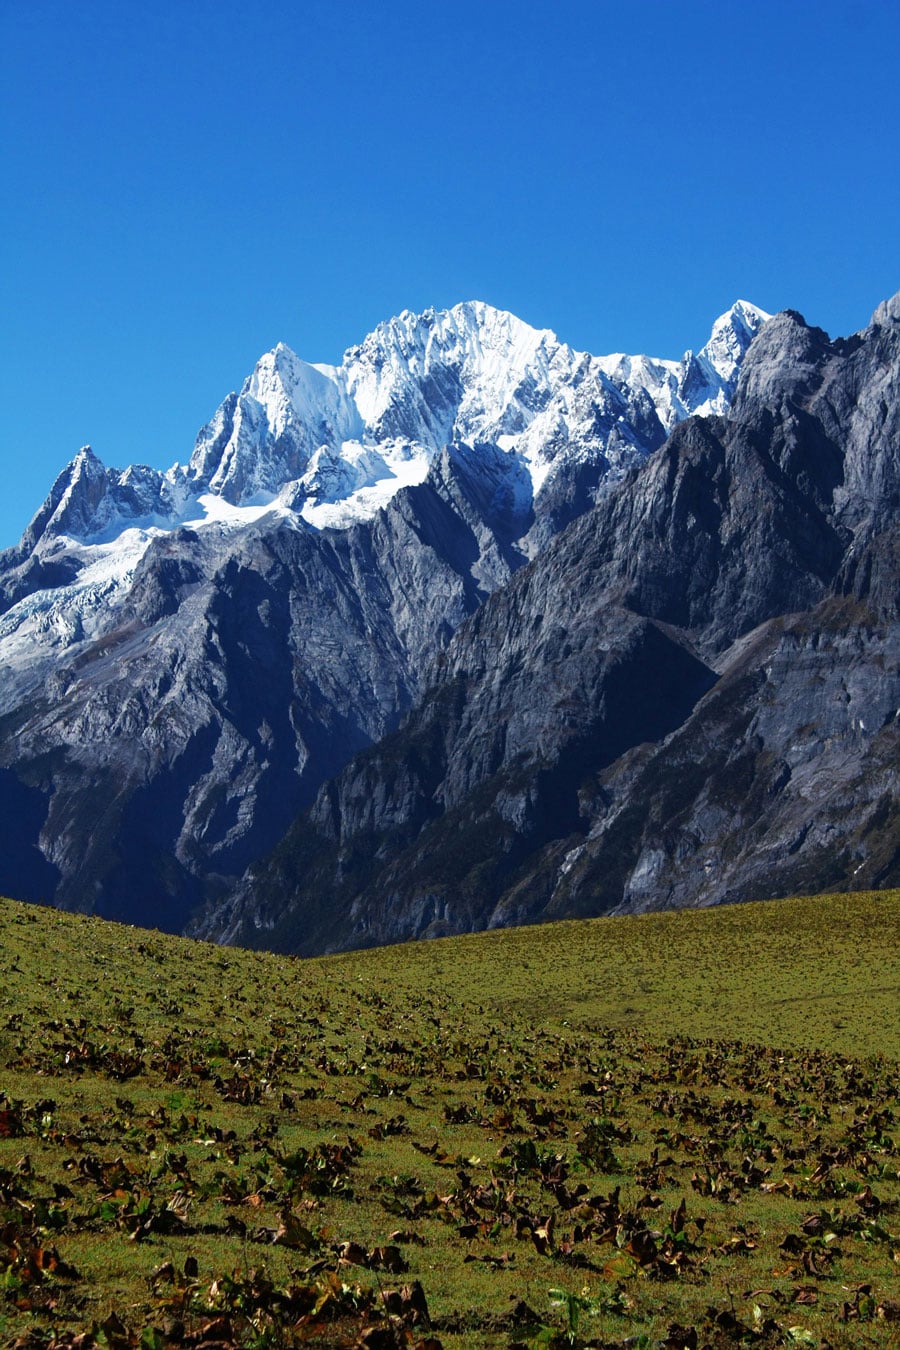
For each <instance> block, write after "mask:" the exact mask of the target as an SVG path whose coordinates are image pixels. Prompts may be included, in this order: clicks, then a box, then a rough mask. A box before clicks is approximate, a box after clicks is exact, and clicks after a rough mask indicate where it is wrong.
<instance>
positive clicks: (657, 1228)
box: [0, 892, 900, 1350]
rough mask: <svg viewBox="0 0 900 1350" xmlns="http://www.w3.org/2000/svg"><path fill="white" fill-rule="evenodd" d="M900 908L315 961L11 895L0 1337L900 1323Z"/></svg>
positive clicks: (415, 1335)
mask: <svg viewBox="0 0 900 1350" xmlns="http://www.w3.org/2000/svg"><path fill="white" fill-rule="evenodd" d="M898 931H900V893H897V892H884V893H870V894H866V895H857V896H835V897H819V898H817V899H814V900H794V901H782V902H778V903H773V904H765V905H754V906H743V907H736V908H729V909H724V910H717V911H714V912H710V911H705V912H681V913H672V914H666V915H650V916H646V917H643V918H638V919H627V920H624V919H623V920H595V921H585V922H579V923H567V924H556V925H552V926H549V925H548V926H546V927H540V928H531V929H519V930H504V931H502V932H495V933H490V934H483V935H479V936H473V937H471V938H462V939H450V940H446V941H441V942H434V943H428V944H413V945H409V946H402V947H394V948H387V949H383V950H380V951H367V952H362V953H349V954H346V955H341V956H337V957H330V958H323V959H319V960H314V961H299V960H296V959H291V958H285V957H275V956H270V955H266V954H262V953H258V952H248V951H239V950H236V949H223V948H216V947H211V946H207V945H204V944H199V943H192V942H188V941H185V940H183V939H177V938H171V937H166V936H164V935H162V934H159V933H155V932H144V931H140V930H136V929H130V928H125V927H122V926H118V925H113V924H107V923H104V922H103V921H101V920H96V919H89V918H84V917H79V916H73V915H67V914H62V913H58V912H56V911H52V910H45V909H37V908H31V907H26V906H22V905H16V904H14V903H12V902H8V901H0V950H2V954H3V960H2V964H0V1089H2V1091H0V1344H2V1345H4V1346H6V1345H10V1346H13V1345H14V1346H20V1347H29V1350H31V1348H32V1347H33V1348H34V1350H38V1347H41V1348H42V1350H48V1348H49V1347H58V1348H60V1350H61V1348H62V1347H71V1348H72V1350H75V1347H80V1350H89V1347H94V1346H97V1347H107V1348H108V1350H125V1348H126V1347H128V1350H131V1348H132V1347H141V1350H163V1347H167V1346H193V1347H197V1348H198V1350H199V1347H206V1348H207V1350H212V1348H213V1347H214V1346H218V1347H230V1346H237V1345H241V1346H255V1347H259V1348H260V1350H261V1348H262V1347H266V1346H294V1345H298V1346H299V1345H304V1346H306V1345H309V1346H341V1345H344V1346H357V1347H363V1346H367V1347H370V1350H377V1348H378V1347H382V1346H388V1347H391V1346H406V1347H420V1350H427V1348H428V1347H432V1348H433V1347H436V1346H439V1345H440V1346H443V1347H445V1350H451V1347H457V1348H459V1350H462V1347H476V1346H479V1347H481V1346H487V1347H490V1346H495V1347H511V1346H525V1347H538V1346H544V1347H547V1346H610V1347H611V1346H624V1345H628V1346H631V1347H648V1348H649V1347H651V1346H653V1347H656V1346H661V1347H668V1348H669V1350H677V1348H678V1347H702V1346H714V1347H725V1346H735V1345H748V1346H758V1347H768V1346H821V1347H825V1346H832V1347H836V1348H837V1347H849V1346H857V1345H868V1344H871V1345H873V1346H876V1345H877V1346H883V1345H889V1344H895V1343H898V1344H900V1334H898V1333H900V1026H898V1015H897V1013H898V1007H900V970H898V958H897V954H896V936H897V933H898Z"/></svg>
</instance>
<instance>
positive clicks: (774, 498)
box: [0, 297, 900, 952]
mask: <svg viewBox="0 0 900 1350" xmlns="http://www.w3.org/2000/svg"><path fill="white" fill-rule="evenodd" d="M898 371H900V298H898V297H895V298H894V299H893V300H892V301H889V302H886V303H885V304H884V305H882V306H880V307H879V309H878V310H877V311H876V313H875V315H874V316H873V320H872V323H871V324H870V325H869V326H868V327H867V328H866V329H865V330H863V332H861V333H859V334H856V335H854V336H853V337H850V338H847V339H838V340H834V341H832V340H831V339H829V338H828V336H827V335H826V334H824V333H822V332H821V331H820V330H818V329H815V328H811V327H810V326H808V325H807V324H806V323H805V322H804V320H803V319H802V318H801V317H800V316H799V315H797V314H795V313H793V312H791V311H787V312H785V313H782V314H780V315H777V316H775V317H774V318H769V316H768V315H766V314H764V313H763V312H762V311H761V310H759V309H757V308H755V307H754V306H752V305H749V304H746V303H745V302H738V303H737V304H736V305H734V306H733V307H732V309H731V310H729V311H728V312H727V313H726V314H725V315H723V316H722V317H721V318H720V319H718V320H717V321H716V323H715V325H714V326H713V330H712V335H711V338H710V341H709V342H708V343H707V344H706V346H705V347H704V348H703V349H702V350H701V351H700V352H698V353H696V354H694V353H691V352H688V353H687V354H686V355H685V357H684V358H683V359H682V360H681V361H662V360H654V359H651V358H648V357H643V356H639V357H628V356H624V355H621V354H616V355H612V356H605V357H595V356H590V355H587V354H584V353H578V352H574V351H573V350H572V349H571V348H569V347H568V346H566V345H565V344H563V343H561V342H560V341H559V340H558V339H557V338H556V337H555V336H554V335H553V334H552V333H550V332H548V331H538V330H535V329H532V328H530V327H528V326H527V325H526V324H524V323H522V322H521V321H519V320H517V319H515V318H514V317H513V316H512V315H509V314H505V313H502V312H500V311H497V310H494V309H491V308H490V307H489V306H486V305H483V304H479V303H470V304H465V305H459V306H456V307H455V308H454V309H451V310H449V311H445V312H434V311H427V312H426V313H424V314H422V315H418V316H417V315H412V314H410V313H403V314H401V315H400V316H399V317H398V318H396V319H393V320H391V321H390V322H389V323H386V324H383V325H381V326H380V327H379V328H377V329H376V330H375V331H374V332H373V333H372V334H370V335H369V337H367V338H366V339H365V341H364V342H363V343H362V344H361V345H360V346H358V347H353V348H350V349H349V350H348V352H347V353H346V355H345V357H344V360H343V363H342V364H341V365H340V366H338V367H330V366H323V365H309V364H307V363H305V362H303V361H301V360H300V359H299V358H298V357H297V356H296V355H295V354H294V353H293V352H291V351H290V349H288V348H287V347H285V346H283V345H279V346H278V347H276V348H275V349H274V350H273V351H271V352H269V353H267V354H266V355H265V356H264V357H263V358H262V359H261V360H260V361H259V363H258V364H257V366H256V368H255V370H254V371H253V373H252V374H251V375H250V377H249V378H248V379H247V380H246V381H245V383H244V385H243V387H242V389H241V390H240V392H239V393H235V394H231V395H229V396H228V398H226V399H225V401H224V402H223V403H222V405H221V406H220V408H219V409H218V411H217V412H216V413H215V415H214V416H213V418H212V420H211V421H210V423H209V424H208V425H207V426H206V427H205V428H203V430H201V432H200V433H199V435H198V437H197V440H196V444H195V448H194V452H193V455H192V456H191V458H190V460H189V462H188V464H187V465H186V466H181V465H176V466H175V467H173V468H172V469H171V470H169V471H168V472H167V473H160V472H158V471H156V470H152V469H148V468H145V467H133V466H132V467H130V468H127V469H125V470H124V471H120V470H114V469H108V468H106V467H104V466H103V465H102V464H101V463H100V462H99V460H97V458H96V457H95V456H94V455H93V454H92V453H91V451H90V450H89V449H87V448H85V449H83V450H82V451H80V452H79V454H78V455H77V456H76V458H75V459H74V460H73V462H72V463H71V464H70V465H69V466H68V467H67V468H66V470H64V472H63V473H62V474H61V475H60V477H59V479H58V480H57V482H56V483H55V484H54V485H53V488H52V489H51V492H50V494H49V496H48V498H47V500H46V502H45V503H44V505H43V506H42V507H41V509H40V510H39V511H38V513H37V515H36V516H35V518H34V520H33V521H32V522H31V524H30V525H29V527H28V529H27V530H26V531H25V534H24V535H23V538H22V540H21V542H20V543H19V545H18V546H17V547H16V548H14V549H11V550H8V551H7V552H6V553H5V554H2V555H0V659H2V662H3V670H4V675H3V680H2V683H0V806H2V808H3V811H4V818H5V819H6V820H7V822H8V824H9V826H10V828H9V830H8V835H9V843H8V846H7V848H6V849H5V850H4V857H3V859H2V861H0V891H5V892H7V893H9V894H12V895H14V896H17V897H19V898H27V899H33V900H37V899H44V900H48V901H51V902H52V903H54V904H57V905H60V906H63V907H66V908H75V909H82V910H90V911H93V912H97V913H100V914H103V915H106V916H109V917H115V918H119V919H125V920H128V921H129V922H135V923H144V924H149V925H152V926H157V927H163V928H169V929H172V930H175V931H182V930H185V929H188V930H190V931H193V932H197V933H201V934H203V935H205V936H211V937H215V938H217V939H220V940H232V941H241V942H245V943H248V944H251V945H271V946H276V947H281V948H285V949H288V950H296V951H303V952H310V951H318V950H324V949H328V948H333V947H342V946H359V945H366V944H370V943H374V942H382V941H395V940H401V939H404V938H408V937H411V936H422V935H424V936H435V935H439V934H442V933H450V932H457V931H467V930H469V929H472V928H479V927H487V926H492V925H495V924H510V923H521V922H530V921H535V920H539V919H541V918H545V917H551V916H552V917H562V916H565V915H574V914H588V913H591V914H593V913H605V912H612V911H616V912H623V911H625V912H628V911H633V910H638V909H644V908H651V907H661V906H681V905H696V904H714V903H719V902H722V901H728V900H744V899H752V898H758V897H761V896H764V895H766V896H768V895H776V894H780V893H786V892H787V891H797V890H810V889H822V888H824V887H829V888H832V889H841V888H848V887H851V886H853V885H860V886H861V885H866V886H878V885H887V884H890V882H891V881H894V880H896V878H897V874H898V870H900V863H898V857H900V838H898V834H900V831H898V828H897V811H896V800H897V799H896V773H895V769H894V765H895V764H896V760H897V755H896V750H897V745H896V740H897V734H898V725H897V718H898V709H900V680H898V675H897V671H898V662H897V656H898V651H897V617H898V616H897V595H898V587H897V579H898V547H897V507H898V497H900V464H898V460H900V396H898V393H900V391H898Z"/></svg>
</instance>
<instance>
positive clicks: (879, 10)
mask: <svg viewBox="0 0 900 1350" xmlns="http://www.w3.org/2000/svg"><path fill="white" fill-rule="evenodd" d="M0 25H2V30H0V52H2V54H0V137H2V143H0V150H2V160H3V168H2V180H0V182H2V193H3V199H4V201H3V210H2V214H0V249H2V257H0V287H2V301H0V303H2V315H3V322H2V332H0V340H2V352H0V380H2V384H0V400H2V410H3V418H2V430H0V456H2V473H3V488H4V490H3V493H2V503H0V546H2V545H5V544H9V543H12V542H14V540H15V539H16V538H17V537H18V535H19V533H20V532H21V530H22V528H23V527H24V525H25V524H26V522H27V520H28V519H29V517H30V516H31V515H32V514H33V512H34V510H35V509H36V508H37V506H38V505H39V503H40V502H41V500H42V499H43V497H44V496H45V494H46V492H47V491H48V489H49V487H50V484H51V482H52V480H53V478H54V477H55V476H56V474H57V473H58V472H59V470H60V469H61V468H62V467H63V466H64V464H65V463H66V462H67V461H68V460H69V459H70V458H71V457H72V455H73V454H74V453H75V451H76V450H77V448H78V447H79V446H80V445H81V444H82V443H84V442H89V443H90V444H92V445H93V446H94V449H95V450H96V452H97V453H98V454H99V455H100V457H101V458H102V459H103V460H104V461H105V462H106V463H108V464H114V465H117V466H120V467H124V466H125V465H126V464H127V463H129V462H144V463H150V464H154V465H156V466H158V467H167V466H168V465H169V464H171V463H172V462H173V461H175V460H176V459H178V460H184V459H186V458H187V457H188V456H189V454H190V451H191V447H192V444H193V439H194V435H195V434H196V431H197V429H198V428H199V426H200V425H201V424H202V423H203V422H204V421H206V419H207V418H208V417H209V416H210V415H211V413H212V412H213V410H214V409H215V407H216V406H217V404H218V403H219V402H220V400H221V399H222V398H223V397H224V395H225V394H226V393H228V391H229V390H230V389H232V388H234V387H236V386H238V385H239V384H240V382H241V380H242V379H243V377H244V375H246V374H247V373H248V372H249V370H250V369H251V368H252V366H253V364H254V362H255V360H256V359H257V357H258V356H259V355H260V354H261V353H262V352H263V351H265V350H267V349H268V348H269V347H271V346H273V345H274V344H275V343H276V342H278V341H279V340H283V341H285V342H287V343H289V344H290V345H291V346H292V347H294V348H295V350H297V351H298V352H299V353H300V354H301V355H302V356H304V357H306V358H307V359H308V360H313V361H337V360H339V359H340V356H341V353H342V352H343V350H344V348H345V347H347V346H349V345H350V344H352V343H354V342H357V341H359V340H360V339H361V338H362V337H363V336H364V334H365V333H366V332H367V331H368V330H369V329H370V328H372V327H373V326H374V325H375V324H376V323H377V322H378V321H379V320H381V319H383V318H387V317H389V316H390V315H392V314H395V313H397V312H399V311H400V310H401V309H403V308H409V309H422V308H425V307H426V306H428V305H435V306H438V307H441V306H446V305H451V304H453V303H455V302H456V301H459V300H464V299H471V298H480V299H484V300H487V301H489V302H490V303H492V304H495V305H498V306H501V307H503V308H506V309H511V310H513V311H514V312H515V313H517V314H519V315H520V316H521V317H522V318H524V319H526V320H527V321H529V322H530V323H533V324H535V325H538V326H547V327H550V328H553V329H554V330H555V331H556V332H557V333H558V334H559V335H560V337H562V338H564V339H565V340H566V341H568V342H570V343H571V344H572V345H573V346H576V347H580V348H585V349H588V350H591V351H595V352H606V351H611V350H623V349H624V350H629V351H649V352H650V353H652V354H654V355H659V356H678V355H680V354H681V352H682V351H683V349H684V348H685V347H686V346H694V347H696V346H699V345H700V344H701V343H702V342H703V340H704V339H705V337H706V335H707V333H708V329H709V325H710V323H711V321H712V319H713V318H714V317H715V315H716V314H718V313H719V312H720V311H721V310H723V309H724V308H726V307H727V306H728V305H729V304H730V303H731V302H732V300H734V299H735V298H737V297H739V296H740V297H743V298H745V299H748V300H752V301H754V302H756V303H757V304H760V305H762V306H763V307H765V308H768V309H779V308H783V307H785V306H791V307H793V308H796V309H800V310H801V311H802V312H803V313H804V314H805V315H806V317H807V318H808V319H809V320H810V321H811V322H815V323H818V324H820V325H821V326H822V327H824V328H827V329H828V330H829V331H830V332H832V333H833V334H837V333H845V332H851V331H853V330H855V329H857V328H859V327H861V326H863V325H864V324H865V323H866V322H867V320H868V317H869V315H870V313H871V310H872V309H873V308H874V306H875V304H876V303H877V302H878V301H879V300H880V299H882V298H884V296H886V295H888V294H890V293H892V292H893V291H894V290H896V289H897V288H898V287H900V163H898V160H900V153H898V147H900V95H898V88H900V84H898V73H900V5H898V4H897V3H896V0H882V2H881V3H876V0H859V2H858V3H854V2H853V0H844V3H833V0H814V2H813V0H810V3H804V2H803V0H780V3H770V0H752V2H751V0H746V3H737V0H734V2H733V3H732V2H731V0H710V2H709V3H698V2H697V0H685V2H684V3H681V2H679V0H669V2H668V3H666V2H665V0H655V2H653V3H651V2H649V0H643V2H642V0H619V3H616V4H612V3H606V0H594V2H593V3H588V0H555V3H552V4H551V3H549V0H546V2H545V3H529V2H528V0H475V2H473V0H454V2H453V3H449V4H443V5H428V4H424V3H422V2H421V0H416V2H415V3H410V2H408V0H322V2H321V3H320V2H319V0H130V2H126V3H123V0H27V2H26V0H0Z"/></svg>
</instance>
